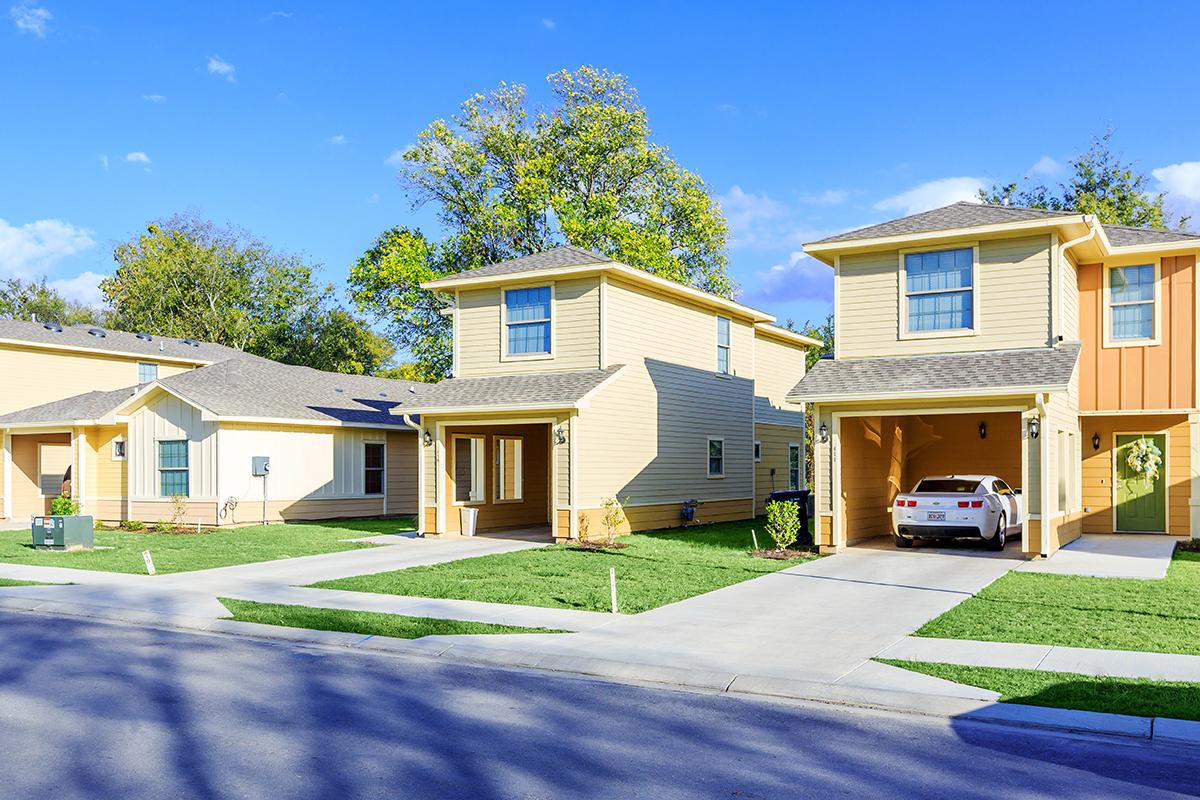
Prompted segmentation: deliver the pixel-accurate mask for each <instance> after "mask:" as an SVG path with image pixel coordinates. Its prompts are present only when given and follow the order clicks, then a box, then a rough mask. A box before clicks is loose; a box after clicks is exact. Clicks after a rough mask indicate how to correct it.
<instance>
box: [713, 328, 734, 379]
mask: <svg viewBox="0 0 1200 800" xmlns="http://www.w3.org/2000/svg"><path fill="white" fill-rule="evenodd" d="M721 320H725V321H726V322H728V323H729V344H721ZM714 338H715V340H716V342H715V343H716V350H715V351H714V352H713V369H714V371H715V372H716V373H717V375H719V376H720V377H722V378H729V377H732V376H733V320H732V319H730V318H729V317H725V316H722V315H720V314H718V315H717V316H716V330H715V331H714ZM721 348H725V366H727V367H728V369H727V370H725V371H722V370H721Z"/></svg>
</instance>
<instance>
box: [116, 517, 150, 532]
mask: <svg viewBox="0 0 1200 800" xmlns="http://www.w3.org/2000/svg"><path fill="white" fill-rule="evenodd" d="M121 530H123V531H133V532H134V533H136V532H138V531H144V530H146V523H144V522H142V521H141V520H140V519H123V520H121Z"/></svg>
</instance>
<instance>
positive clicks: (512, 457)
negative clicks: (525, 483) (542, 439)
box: [496, 436, 524, 501]
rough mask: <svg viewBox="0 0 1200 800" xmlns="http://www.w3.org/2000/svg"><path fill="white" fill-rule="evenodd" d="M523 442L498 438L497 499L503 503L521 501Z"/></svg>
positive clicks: (504, 437)
mask: <svg viewBox="0 0 1200 800" xmlns="http://www.w3.org/2000/svg"><path fill="white" fill-rule="evenodd" d="M522 444H523V443H522V441H521V439H519V438H516V437H511V436H497V437H496V499H497V500H501V501H509V500H520V499H521V497H522V495H521V478H522V477H523V476H522V472H523V471H524V465H523V464H522V452H521V451H522Z"/></svg>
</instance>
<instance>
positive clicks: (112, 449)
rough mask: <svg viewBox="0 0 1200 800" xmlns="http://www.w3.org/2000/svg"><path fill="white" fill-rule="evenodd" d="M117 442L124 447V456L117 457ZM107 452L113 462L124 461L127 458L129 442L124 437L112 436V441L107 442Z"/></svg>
mask: <svg viewBox="0 0 1200 800" xmlns="http://www.w3.org/2000/svg"><path fill="white" fill-rule="evenodd" d="M117 442H120V443H121V444H123V445H124V446H125V447H124V449H125V455H121V456H119V455H117ZM109 452H110V453H111V454H112V460H113V461H125V460H127V459H128V458H129V442H128V441H127V440H126V439H125V437H124V436H114V437H113V438H112V441H111V442H109Z"/></svg>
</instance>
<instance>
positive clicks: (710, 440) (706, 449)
mask: <svg viewBox="0 0 1200 800" xmlns="http://www.w3.org/2000/svg"><path fill="white" fill-rule="evenodd" d="M713 442H720V443H721V474H720V475H714V474H713V473H712V472H710V471H709V468H708V461H709V458H710V456H709V453H710V452H712V443H713ZM704 474H705V475H707V476H708V477H709V479H710V480H721V479H722V478H724V477H725V437H724V436H709V437H708V439H707V440H706V441H705V442H704Z"/></svg>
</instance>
